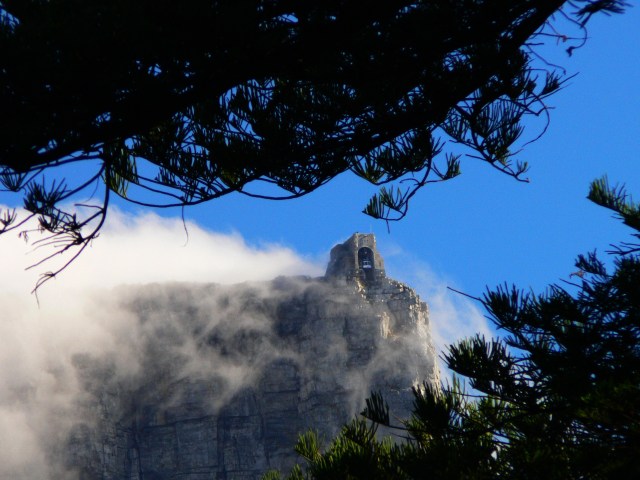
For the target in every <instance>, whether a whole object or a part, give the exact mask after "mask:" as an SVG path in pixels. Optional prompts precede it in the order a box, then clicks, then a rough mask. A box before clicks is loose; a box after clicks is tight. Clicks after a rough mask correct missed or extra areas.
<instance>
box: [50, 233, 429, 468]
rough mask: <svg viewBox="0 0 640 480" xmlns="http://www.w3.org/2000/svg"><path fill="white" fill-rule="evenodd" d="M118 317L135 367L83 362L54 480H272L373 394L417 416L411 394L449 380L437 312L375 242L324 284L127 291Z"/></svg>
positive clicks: (350, 247)
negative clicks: (305, 438)
mask: <svg viewBox="0 0 640 480" xmlns="http://www.w3.org/2000/svg"><path fill="white" fill-rule="evenodd" d="M118 308H120V309H122V310H124V311H126V312H128V314H129V316H130V323H131V328H130V330H129V332H128V333H127V335H124V336H122V338H118V339H116V341H117V342H120V343H122V344H123V345H124V344H129V343H130V344H131V345H134V347H133V348H129V349H128V350H126V351H127V352H129V353H128V354H127V356H128V357H131V358H126V359H124V358H122V355H101V356H92V355H90V354H87V355H79V356H77V357H76V358H75V359H74V363H75V366H76V370H77V375H78V379H79V382H80V383H81V384H82V386H83V390H84V391H85V392H86V395H84V396H83V398H82V399H81V401H80V402H79V403H78V409H77V411H78V421H77V422H76V424H75V425H74V427H73V428H72V429H71V433H70V434H69V436H68V438H67V440H66V441H65V442H60V443H59V445H58V447H57V449H56V450H55V451H53V452H52V456H53V457H55V458H58V459H62V461H61V462H58V463H59V464H58V467H57V468H58V469H59V471H58V472H57V475H58V476H57V477H56V476H55V475H54V477H53V478H63V477H64V476H68V477H69V478H81V479H105V480H107V479H109V480H111V479H113V480H116V479H117V480H125V479H126V480H134V479H135V480H143V479H144V480H150V479H178V478H179V479H184V480H187V479H188V480H200V479H255V478H260V476H261V474H262V473H264V472H265V471H266V470H268V469H269V468H288V467H290V466H291V465H292V464H293V463H294V462H295V461H296V455H295V453H294V452H293V445H294V443H295V440H296V438H297V435H298V434H299V433H301V432H303V431H305V430H307V429H309V428H313V429H315V430H318V431H319V432H320V434H321V436H323V437H324V438H325V439H327V440H329V439H330V438H332V437H333V436H335V434H336V433H337V431H338V430H339V428H340V426H341V425H342V424H343V423H345V422H346V421H348V420H350V419H351V418H353V416H354V415H355V414H357V412H359V411H360V410H361V409H362V408H363V407H364V400H365V398H366V397H367V396H368V395H369V392H370V391H371V390H380V391H382V392H383V394H384V396H385V398H386V399H387V400H388V402H389V404H390V406H391V410H392V414H397V415H399V416H406V415H407V414H408V413H409V411H410V408H411V401H412V395H411V387H412V386H413V385H415V384H416V383H419V382H422V381H429V382H436V381H437V379H438V370H437V366H436V356H435V352H434V349H433V346H432V342H431V337H430V331H429V318H428V309H427V305H426V304H425V303H423V302H422V301H421V300H420V298H419V297H418V296H417V295H416V293H415V292H414V291H413V290H412V289H411V288H409V287H407V286H406V285H403V284H402V283H400V282H397V281H395V280H392V279H389V278H387V277H386V276H385V274H384V264H383V262H382V258H381V257H380V256H379V254H378V252H377V250H376V248H375V239H373V236H372V235H357V234H356V235H354V236H353V237H351V238H350V239H349V240H348V241H347V242H345V244H343V245H340V246H338V247H336V248H335V249H334V250H333V251H332V258H331V261H330V264H329V268H328V270H327V275H326V276H325V277H323V278H316V279H311V278H288V277H287V278H285V277H281V278H277V279H275V280H273V281H271V282H264V283H251V284H241V285H234V286H220V285H202V284H199V285H192V284H158V285H148V286H145V287H136V288H127V289H123V290H122V291H121V292H120V294H119V306H118ZM131 365H135V367H131ZM124 366H126V368H125V367H124Z"/></svg>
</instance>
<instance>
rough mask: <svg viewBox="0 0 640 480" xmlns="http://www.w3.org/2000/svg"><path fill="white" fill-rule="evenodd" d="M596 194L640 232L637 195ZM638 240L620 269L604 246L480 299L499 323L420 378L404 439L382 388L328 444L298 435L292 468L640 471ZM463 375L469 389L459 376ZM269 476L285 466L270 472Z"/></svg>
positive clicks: (317, 473) (437, 473)
mask: <svg viewBox="0 0 640 480" xmlns="http://www.w3.org/2000/svg"><path fill="white" fill-rule="evenodd" d="M589 197H590V198H591V199H592V200H594V201H596V202H597V203H599V204H602V205H604V206H607V207H608V208H611V209H613V210H614V211H616V212H617V213H618V214H619V215H620V216H621V218H622V219H623V220H624V222H625V223H626V224H627V225H631V226H633V227H634V229H635V230H636V233H635V235H636V237H637V236H638V233H639V232H640V228H638V225H639V224H638V222H640V208H639V207H640V206H639V205H638V204H634V203H633V201H632V200H631V199H630V198H629V196H628V195H627V194H626V192H625V190H624V188H618V187H610V186H609V185H608V184H607V182H606V179H601V180H598V181H596V182H594V183H593V184H592V187H591V192H590V195H589ZM639 248H640V245H638V244H631V243H625V244H623V246H622V247H618V248H616V250H615V253H616V257H615V261H614V262H613V270H612V271H608V269H607V268H606V266H605V264H604V263H603V262H602V261H601V260H599V259H598V258H597V256H596V255H595V254H588V255H581V256H579V257H578V259H577V262H576V266H577V268H578V271H577V272H576V273H575V274H573V275H572V278H571V279H570V280H569V281H568V282H567V283H566V284H564V285H562V286H561V285H553V286H551V287H549V289H548V290H547V291H546V292H545V293H544V294H542V295H534V294H532V293H528V292H524V291H522V290H519V289H517V288H515V287H507V286H502V287H499V288H497V289H495V290H490V291H488V292H487V293H486V294H485V295H484V296H483V298H481V299H479V300H480V301H481V303H482V304H483V305H484V307H485V308H486V309H487V311H488V313H489V317H490V319H491V320H492V321H493V323H494V324H495V326H496V328H497V329H498V331H499V332H501V333H503V335H501V337H500V338H499V339H490V340H489V339H486V338H484V337H482V336H480V335H476V336H475V337H472V338H469V339H465V340H463V341H460V342H458V343H457V344H454V345H452V346H450V347H449V349H448V352H447V353H446V354H445V355H444V360H445V362H446V364H447V365H448V366H449V368H450V369H451V370H453V371H454V372H456V374H457V375H459V376H460V377H457V378H454V380H453V383H452V385H450V386H442V387H441V388H434V387H431V386H428V385H425V386H424V388H422V389H416V390H415V404H414V411H413V416H412V417H411V419H409V420H407V421H406V422H404V423H403V424H402V425H399V426H396V428H397V431H398V432H399V434H400V436H401V437H402V436H404V437H405V440H404V441H402V442H399V443H398V442H396V443H392V442H390V441H389V440H379V439H378V438H376V435H375V431H376V429H377V428H378V427H377V426H378V425H386V426H388V425H389V418H390V415H389V411H388V407H387V406H386V405H385V404H384V401H383V400H382V399H381V398H380V396H379V395H374V396H373V397H372V398H371V399H369V401H368V402H367V408H366V409H365V410H364V412H363V415H364V417H365V418H367V419H368V420H366V419H357V420H354V421H353V422H352V423H351V424H349V425H347V426H345V427H344V428H343V430H342V432H341V433H340V435H339V436H338V437H337V438H336V439H335V440H333V442H332V443H331V444H330V445H329V446H328V447H327V448H326V449H325V450H322V449H320V448H318V441H317V439H315V438H314V437H313V434H307V435H306V436H303V437H302V438H301V439H300V442H299V443H298V446H297V451H298V453H299V454H300V455H302V457H303V458H304V459H305V460H306V464H305V466H304V467H303V468H301V467H297V468H296V469H295V470H294V471H293V472H292V473H291V474H290V476H289V477H288V478H289V479H329V478H331V479H340V478H343V479H347V478H348V479H369V478H399V479H422V478H424V479H429V478H431V479H452V480H453V479H494V478H499V479H514V480H515V479H532V480H533V479H609V478H616V479H619V478H640V462H638V459H639V458H640V254H639V253H638V251H639ZM461 377H464V378H466V380H467V382H468V387H470V389H468V390H465V389H463V388H462V387H461V383H460V380H459V378H461ZM266 478H271V479H275V478H279V475H278V474H277V473H270V474H269V476H267V477H266Z"/></svg>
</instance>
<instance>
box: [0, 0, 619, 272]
mask: <svg viewBox="0 0 640 480" xmlns="http://www.w3.org/2000/svg"><path fill="white" fill-rule="evenodd" d="M623 8H624V2H622V1H620V0H573V1H563V0H554V1H550V0H482V1H475V0H474V1H472V0H429V1H426V0H425V1H407V0H393V1H384V2H369V1H363V0H319V1H314V0H287V1H280V0H183V1H181V2H175V1H169V0H92V1H85V0H47V1H44V0H1V1H0V51H1V52H2V56H1V57H0V105H2V108H1V109H0V182H1V183H2V186H3V187H4V188H5V189H6V190H10V191H13V192H16V193H17V194H18V195H22V196H23V198H24V206H25V207H26V209H27V210H28V211H29V212H31V214H32V216H35V217H37V218H38V219H39V222H40V228H41V230H43V231H44V232H48V234H50V235H51V237H50V238H49V241H51V242H53V243H54V244H55V245H56V246H58V247H59V250H58V251H59V252H60V253H62V252H64V251H66V250H68V249H72V251H76V252H79V251H81V250H82V249H83V248H84V247H85V246H86V245H87V244H88V243H89V242H90V241H91V240H92V239H93V238H95V237H96V236H97V235H98V233H99V231H100V228H101V226H102V224H103V222H104V217H105V215H106V213H107V209H108V205H109V201H110V198H111V196H113V195H118V196H120V197H123V198H126V199H127V200H128V201H130V202H133V203H137V204H140V205H145V206H156V207H167V206H187V205H193V204H198V203H202V202H206V201H209V200H212V199H216V198H219V197H221V196H224V195H227V194H229V193H234V192H235V193H240V194H245V195H249V196H255V197H261V198H279V199H282V198H295V197H299V196H302V195H305V194H307V193H309V192H312V191H313V190H315V189H316V188H318V187H320V186H321V185H323V184H325V183H327V182H328V181H330V180H331V179H333V178H334V177H336V176H337V175H339V174H341V173H343V172H347V171H351V172H353V173H355V174H356V175H358V176H359V177H361V178H362V179H363V180H364V181H366V182H370V183H372V184H374V185H377V186H379V187H380V191H379V194H377V195H375V196H374V197H373V198H372V199H371V201H370V202H369V204H368V205H366V206H365V208H364V211H365V212H366V213H367V214H369V215H371V216H373V217H376V218H384V219H387V220H396V219H399V218H402V217H403V216H404V215H405V214H406V212H407V206H408V202H409V200H410V198H411V197H412V196H413V195H414V194H415V193H416V191H417V190H419V189H420V188H422V187H424V186H425V185H427V184H429V183H431V182H439V181H444V180H448V179H451V178H453V177H455V176H457V175H458V174H459V173H460V168H459V156H460V155H461V152H464V151H466V152H467V153H468V154H469V155H473V156H475V157H476V158H478V159H479V160H481V161H484V162H486V163H487V164H488V165H490V166H492V167H494V168H496V169H498V170H500V171H501V172H503V173H505V174H507V175H510V176H513V177H515V178H516V179H519V180H526V179H525V178H524V176H523V175H524V173H525V171H526V169H527V165H526V164H524V163H521V162H519V161H517V160H515V159H514V155H515V154H516V153H517V150H518V148H519V147H518V145H522V143H523V142H522V141H520V143H518V141H519V140H520V137H521V135H522V133H523V127H522V120H523V118H525V117H527V116H540V117H542V118H546V115H547V113H548V110H547V105H546V103H545V100H546V99H547V98H548V96H549V95H551V94H553V93H554V92H556V91H557V90H558V89H559V88H560V87H561V85H562V84H563V79H564V75H565V73H564V71H563V70H561V69H556V68H555V67H552V66H551V65H550V64H549V63H545V62H544V61H542V60H541V59H540V53H539V52H538V51H537V49H538V48H539V47H540V45H541V44H542V43H544V42H545V41H549V42H551V43H553V44H556V43H557V44H560V45H563V46H564V48H566V49H567V50H569V51H572V50H573V49H574V48H576V47H578V46H580V45H581V44H582V43H584V40H585V39H586V33H585V31H584V26H585V24H586V23H587V21H588V20H589V19H590V18H591V16H592V15H593V14H594V13H596V12H605V13H611V12H621V11H622V10H623ZM556 20H559V21H560V22H559V24H556ZM532 137H535V134H534V135H532ZM452 145H455V148H453V147H452ZM461 147H464V148H466V150H464V148H461ZM70 171H71V172H73V175H72V178H69V176H68V175H65V172H67V173H68V172H70ZM80 172H85V173H80ZM65 179H66V180H65ZM94 194H95V196H96V197H97V199H96V200H95V201H93V202H92V203H90V204H89V205H88V206H87V205H86V202H85V199H86V198H87V197H92V196H93V195H94ZM78 198H82V203H84V204H85V205H84V210H82V209H81V210H82V211H77V210H75V209H73V208H70V207H69V204H71V203H73V202H74V201H75V202H80V201H79V200H78ZM0 214H1V215H0V221H1V223H0V233H2V232H6V231H9V230H11V229H16V228H20V227H21V225H20V220H19V219H18V218H17V217H16V215H15V212H14V211H11V210H9V211H4V212H0ZM44 242H45V243H46V242H47V241H46V240H45V241H44ZM56 273H57V271H54V272H52V273H50V274H49V276H47V277H45V278H44V280H46V279H47V278H50V277H51V276H54V275H55V274H56Z"/></svg>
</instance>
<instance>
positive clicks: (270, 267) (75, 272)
mask: <svg viewBox="0 0 640 480" xmlns="http://www.w3.org/2000/svg"><path fill="white" fill-rule="evenodd" d="M185 227H186V231H185ZM187 232H188V233H187ZM34 239H35V237H34V236H33V235H31V238H30V240H31V241H32V240H34ZM0 251H1V252H2V273H0V291H4V292H7V291H14V292H24V291H31V289H32V288H33V286H34V285H35V283H36V281H37V279H38V275H39V274H41V273H43V272H46V271H47V270H52V269H54V268H55V267H56V265H59V264H60V260H61V259H54V260H52V261H50V262H48V263H45V264H43V265H40V266H37V267H35V268H33V269H31V270H29V271H25V268H26V267H28V266H29V265H31V264H33V263H35V262H37V261H38V260H39V259H41V258H43V257H45V256H46V253H47V251H46V250H44V249H36V250H33V248H32V247H30V245H28V244H26V243H25V242H24V240H22V239H20V238H18V236H17V235H16V234H4V235H0ZM51 251H52V250H49V252H51ZM323 269H324V268H323V267H322V266H320V265H318V264H315V263H312V262H311V261H308V260H305V259H303V258H301V257H300V256H299V255H298V254H296V253H295V252H294V251H292V250H291V249H288V248H285V247H282V246H279V245H263V246H261V247H259V248H258V247H253V246H249V245H247V244H246V243H245V241H244V240H243V238H242V237H241V236H240V235H239V234H221V233H216V232H212V231H209V230H206V229H204V228H202V227H200V226H198V225H196V224H195V223H193V222H186V225H184V224H183V223H182V220H181V219H180V218H162V217H160V216H158V215H156V214H153V213H145V214H143V215H138V216H131V215H125V214H123V213H121V212H119V211H118V210H117V209H114V208H112V209H111V210H110V211H109V217H108V221H107V223H106V225H105V227H104V228H103V230H102V233H101V234H100V237H99V238H98V239H97V240H96V241H94V242H93V244H92V245H91V246H90V247H89V248H87V249H86V250H85V251H84V252H83V253H82V255H80V257H79V258H78V259H77V260H76V261H75V262H74V263H73V264H72V265H71V267H70V268H68V269H67V270H65V271H64V272H63V273H62V274H61V275H59V276H58V277H57V278H56V279H55V280H52V281H50V282H48V284H46V285H45V286H44V287H43V288H42V289H41V290H40V292H39V293H40V295H42V296H43V298H45V299H46V298H47V297H48V296H51V295H53V296H54V297H57V296H58V295H59V294H60V293H61V292H62V291H63V290H64V291H66V290H67V289H78V288H81V289H86V288H104V287H113V286H115V285H120V284H141V283H151V282H165V281H192V282H215V283H224V284H232V283H238V282H243V281H258V280H268V279H271V278H273V277H276V276H278V275H302V274H304V275H312V276H314V275H321V274H322V273H323Z"/></svg>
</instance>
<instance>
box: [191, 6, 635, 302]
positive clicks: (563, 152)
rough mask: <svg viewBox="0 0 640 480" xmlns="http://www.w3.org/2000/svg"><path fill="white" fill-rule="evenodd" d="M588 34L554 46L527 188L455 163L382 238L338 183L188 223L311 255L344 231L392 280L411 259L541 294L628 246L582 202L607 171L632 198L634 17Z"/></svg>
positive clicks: (232, 201)
mask: <svg viewBox="0 0 640 480" xmlns="http://www.w3.org/2000/svg"><path fill="white" fill-rule="evenodd" d="M589 36H590V39H589V41H588V43H587V45H586V46H585V47H583V48H582V49H578V50H576V51H575V52H574V54H573V56H572V57H568V56H567V55H566V54H565V53H564V49H563V48H562V46H560V47H558V48H557V49H556V51H555V55H554V57H553V60H555V61H557V62H559V63H560V64H561V65H563V66H565V67H566V68H567V71H568V73H569V74H573V73H577V74H578V75H577V76H576V77H575V78H574V79H572V80H571V81H570V82H569V84H568V85H567V87H566V88H565V89H564V90H563V91H561V92H559V93H558V94H557V95H556V96H554V97H552V98H551V100H550V102H549V103H550V105H551V106H552V107H553V108H554V110H553V112H552V118H551V124H550V126H549V130H548V131H547V133H546V134H545V135H544V136H543V137H542V138H541V139H540V140H539V141H537V142H536V143H534V144H532V145H529V146H528V147H526V148H525V150H524V151H523V152H522V154H521V157H520V158H521V159H522V160H526V161H528V162H529V164H530V165H531V170H530V172H529V177H530V179H531V183H529V184H523V183H518V182H515V181H514V180H512V179H511V178H508V177H506V176H504V175H501V174H499V173H498V172H495V171H493V170H492V169H490V168H488V167H487V166H486V165H480V164H478V162H477V161H474V160H473V159H468V160H465V161H463V164H462V169H463V175H461V176H460V177H458V178H457V179H454V180H452V181H449V182H445V183H443V184H439V185H434V186H430V187H428V188H426V189H424V190H423V191H422V192H420V193H419V194H418V195H417V196H416V197H414V200H413V202H412V205H411V210H410V213H409V216H408V217H407V218H405V219H404V220H403V221H401V222H399V223H394V224H392V225H391V232H390V233H388V232H387V228H386V225H385V224H384V223H383V222H380V221H375V220H372V219H370V218H368V217H366V216H365V215H363V214H361V213H360V211H361V209H362V207H363V206H364V205H365V204H366V202H367V200H368V198H369V197H370V195H371V194H372V193H374V191H375V190H374V189H373V188H371V187H370V186H368V185H366V184H364V183H363V182H360V181H358V180H357V179H354V178H348V177H346V176H345V177H342V178H339V179H338V180H336V181H334V182H333V183H331V184H329V185H327V186H326V187H324V188H322V189H320V190H319V191H317V192H315V193H314V194H312V195H310V196H308V197H306V198H304V199H301V200H297V201H294V202H271V203H268V202H261V201H256V200H252V199H245V198H226V199H223V200H220V201H216V202H212V203H210V204H207V205H203V206H200V207H198V208H193V209H189V210H187V216H188V217H189V218H191V219H193V220H195V221H197V222H198V223H200V224H202V225H207V226H208V227H210V228H213V229H215V230H220V231H237V232H239V233H240V234H241V235H242V236H243V237H244V238H245V239H246V241H247V242H249V243H252V244H260V243H263V242H266V243H272V242H277V243H281V244H284V245H287V246H289V247H291V248H293V249H294V250H296V251H298V252H300V253H302V254H304V255H311V256H321V255H324V254H326V252H327V250H328V249H329V248H330V247H331V245H332V244H333V243H335V242H337V241H339V240H341V239H344V238H346V237H348V236H349V235H350V234H351V233H352V232H354V231H361V232H369V231H372V232H374V233H376V235H377V238H378V242H379V248H380V250H381V252H382V253H383V255H384V256H385V258H386V259H387V268H388V270H389V271H390V272H391V273H392V274H393V275H394V276H396V277H400V278H401V277H402V274H403V272H405V271H406V270H407V268H411V267H410V264H411V263H412V262H418V263H423V264H427V265H429V266H430V267H431V268H432V269H434V270H435V271H437V272H438V273H439V274H440V275H441V276H443V277H446V278H449V279H451V281H452V282H453V283H455V285H457V286H458V287H459V288H462V289H463V290H465V291H466V292H469V293H472V294H478V293H479V292H481V291H483V289H484V286H485V285H496V284H498V283H501V282H504V281H508V282H514V283H516V284H518V285H521V286H523V287H525V288H526V287H529V286H531V287H533V288H535V289H536V290H542V289H543V288H544V287H545V286H546V285H547V284H548V283H550V282H555V281H558V280H559V279H560V278H566V277H567V275H569V274H570V273H571V272H572V271H574V270H573V259H574V258H575V256H576V254H578V253H582V252H585V251H590V250H593V249H594V248H597V249H598V251H604V250H606V249H607V247H608V245H609V244H610V243H612V242H616V241H619V240H621V239H625V238H627V235H628V232H627V230H626V229H625V228H624V227H621V226H620V225H619V224H618V222H616V221H614V220H612V219H611V215H610V214H609V212H607V211H606V210H604V209H602V208H600V207H597V206H595V205H593V204H591V203H590V202H589V201H587V200H586V199H585V196H586V193H587V189H588V185H589V183H590V182H591V181H592V180H593V179H595V178H597V177H599V176H601V175H603V174H608V176H609V178H610V180H612V181H623V182H625V183H626V184H627V185H628V186H629V189H630V191H631V192H634V191H635V192H638V195H639V196H640V175H639V173H640V163H639V162H638V157H637V152H638V151H640V93H639V91H638V85H640V50H639V48H640V9H638V8H630V9H629V11H628V12H627V13H626V14H625V15H622V16H614V17H605V16H599V17H597V18H594V19H593V21H592V23H591V24H590V26H589ZM534 131H536V132H537V130H532V131H531V132H529V133H530V134H531V133H533V132H534Z"/></svg>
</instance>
